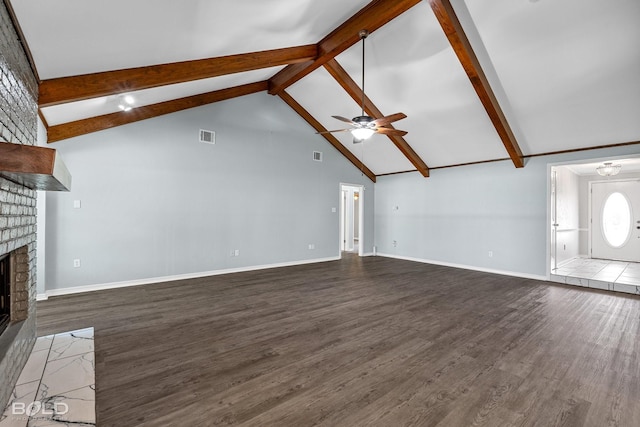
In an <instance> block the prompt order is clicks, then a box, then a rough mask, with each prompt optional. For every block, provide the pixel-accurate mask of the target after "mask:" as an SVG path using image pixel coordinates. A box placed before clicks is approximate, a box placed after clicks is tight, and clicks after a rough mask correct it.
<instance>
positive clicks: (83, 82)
mask: <svg viewBox="0 0 640 427" xmlns="http://www.w3.org/2000/svg"><path fill="white" fill-rule="evenodd" d="M317 53H318V50H317V46H316V45H306V46H296V47H289V48H284V49H275V50H265V51H261V52H253V53H243V54H238V55H229V56H221V57H217V58H209V59H200V60H195V61H185V62H175V63H171V64H160V65H152V66H148V67H139V68H129V69H125V70H115V71H105V72H101V73H93V74H84V75H81V76H70V77H60V78H55V79H50V80H44V81H42V82H41V83H40V96H39V99H38V102H39V105H40V107H48V106H52V105H57V104H63V103H67V102H73V101H80V100H83V99H89V98H95V97H100V96H108V95H114V94H118V93H123V92H131V91H136V90H141V89H148V88H153V87H158V86H164V85H170V84H176V83H184V82H189V81H193V80H200V79H207V78H210V77H218V76H222V75H226V74H234V73H240V72H244V71H252V70H257V69H261V68H269V67H275V66H280V65H287V64H295V63H298V62H305V61H309V60H311V59H315V58H316V56H317Z"/></svg>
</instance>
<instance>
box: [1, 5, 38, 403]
mask: <svg viewBox="0 0 640 427" xmlns="http://www.w3.org/2000/svg"><path fill="white" fill-rule="evenodd" d="M37 97H38V82H37V79H36V77H35V74H34V72H33V71H32V69H31V67H30V64H29V60H28V57H27V55H26V53H25V51H24V49H23V47H22V45H21V43H20V40H19V37H18V35H17V32H16V30H15V28H14V26H13V23H12V22H11V17H10V14H9V12H8V10H7V8H6V5H5V2H0V140H1V141H6V142H10V143H13V144H23V145H35V144H36V140H37V129H38V123H37V120H38V119H37V114H38V105H37ZM36 194H37V193H36V191H34V190H30V189H28V188H25V187H22V186H20V185H18V184H15V183H13V182H10V181H7V180H5V179H3V178H0V256H2V255H6V254H11V255H10V260H11V262H10V263H11V280H12V282H11V294H12V298H14V299H13V301H12V305H11V319H10V320H11V321H10V323H9V324H8V326H7V328H6V329H5V330H4V331H3V332H2V335H0V378H1V379H2V381H1V382H0V407H2V408H4V406H5V405H6V403H7V401H8V399H9V396H10V393H11V391H12V389H13V386H14V384H15V382H16V380H17V379H18V376H19V374H20V371H21V370H22V368H23V366H24V364H25V363H26V361H27V357H28V356H29V353H30V352H31V348H32V347H33V344H34V342H35V337H36V316H35V309H36V304H35V301H36Z"/></svg>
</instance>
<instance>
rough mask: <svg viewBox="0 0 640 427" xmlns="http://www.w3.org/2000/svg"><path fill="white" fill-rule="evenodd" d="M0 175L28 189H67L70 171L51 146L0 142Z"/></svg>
mask: <svg viewBox="0 0 640 427" xmlns="http://www.w3.org/2000/svg"><path fill="white" fill-rule="evenodd" d="M0 176H1V177H3V178H5V179H7V180H9V181H12V182H15V183H17V184H20V185H23V186H25V187H27V188H30V189H32V190H45V191H69V190H70V189H71V174H70V173H69V170H68V169H67V167H66V165H65V164H64V162H63V161H62V159H61V158H60V156H58V154H57V152H56V150H54V149H52V148H46V147H38V146H34V145H22V144H12V143H9V142H0Z"/></svg>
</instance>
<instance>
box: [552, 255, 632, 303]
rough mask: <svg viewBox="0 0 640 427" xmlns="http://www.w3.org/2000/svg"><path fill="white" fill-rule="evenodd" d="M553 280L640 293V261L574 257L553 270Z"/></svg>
mask: <svg viewBox="0 0 640 427" xmlns="http://www.w3.org/2000/svg"><path fill="white" fill-rule="evenodd" d="M551 280H552V281H554V282H560V283H566V284H569V285H578V286H586V287H590V288H598V289H605V290H611V291H618V292H626V293H632V294H640V263H636V262H623V261H609V260H604V259H591V258H574V259H573V260H571V261H569V262H567V263H565V264H563V265H562V266H560V268H558V269H554V270H551Z"/></svg>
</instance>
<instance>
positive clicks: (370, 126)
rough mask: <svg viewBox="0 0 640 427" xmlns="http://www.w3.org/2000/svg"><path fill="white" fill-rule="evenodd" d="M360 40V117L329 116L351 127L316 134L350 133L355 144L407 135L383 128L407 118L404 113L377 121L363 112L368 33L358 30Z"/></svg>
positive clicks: (396, 130)
mask: <svg viewBox="0 0 640 427" xmlns="http://www.w3.org/2000/svg"><path fill="white" fill-rule="evenodd" d="M358 35H359V36H360V39H361V40H362V105H361V107H362V113H361V115H360V116H356V117H354V118H353V119H351V120H349V119H347V118H346V117H342V116H331V117H333V118H334V119H338V120H340V121H343V122H346V123H349V124H350V125H351V126H352V127H351V128H348V129H336V130H329V131H325V132H317V133H334V132H351V134H352V135H353V143H354V144H357V143H360V142H363V141H364V140H365V139H369V138H370V137H371V136H372V135H373V134H374V133H381V134H384V135H397V136H404V135H406V134H407V132H406V131H404V130H398V129H394V128H389V127H385V126H387V125H389V124H391V123H393V122H395V121H398V120H402V119H404V118H406V117H407V115H406V114H404V113H395V114H391V115H389V116H384V117H380V118H379V119H374V118H373V117H371V116H368V115H366V114H365V111H364V101H365V92H364V63H365V62H364V55H365V49H364V41H365V39H366V38H367V36H368V35H369V31H367V30H360V32H359V33H358Z"/></svg>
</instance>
